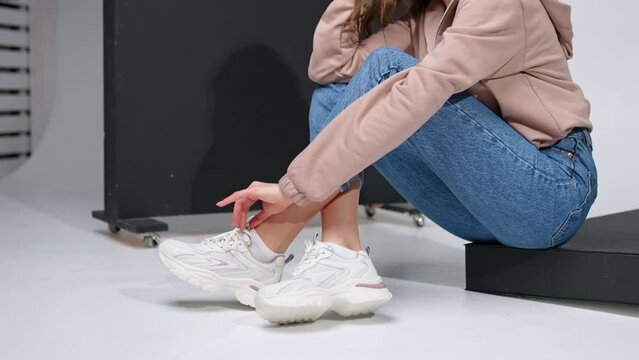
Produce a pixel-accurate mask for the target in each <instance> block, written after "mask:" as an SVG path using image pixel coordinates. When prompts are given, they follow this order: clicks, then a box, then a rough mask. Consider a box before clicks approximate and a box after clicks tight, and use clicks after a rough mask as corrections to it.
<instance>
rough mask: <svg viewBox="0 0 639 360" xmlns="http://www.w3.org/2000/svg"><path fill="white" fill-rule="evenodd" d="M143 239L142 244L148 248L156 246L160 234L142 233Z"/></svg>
mask: <svg viewBox="0 0 639 360" xmlns="http://www.w3.org/2000/svg"><path fill="white" fill-rule="evenodd" d="M143 241H144V246H146V247H148V248H154V247H156V246H158V243H159V242H160V235H158V234H148V235H144V239H143Z"/></svg>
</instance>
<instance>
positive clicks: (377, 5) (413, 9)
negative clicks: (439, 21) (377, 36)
mask: <svg viewBox="0 0 639 360" xmlns="http://www.w3.org/2000/svg"><path fill="white" fill-rule="evenodd" d="M354 1H355V6H354V8H353V13H352V14H351V17H350V23H349V26H350V29H351V30H352V31H353V33H355V34H356V35H357V36H358V37H359V38H365V37H367V36H369V35H370V34H371V33H372V31H371V26H372V24H373V23H374V22H377V23H378V24H379V27H380V28H382V27H384V26H386V25H388V24H390V23H392V22H393V16H394V14H395V11H396V10H397V9H401V8H404V9H407V11H408V12H410V13H412V14H419V13H420V12H422V11H423V10H424V9H425V8H426V6H427V5H428V3H429V2H430V0H413V1H409V0H354Z"/></svg>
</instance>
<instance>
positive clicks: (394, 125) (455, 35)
mask: <svg viewBox="0 0 639 360" xmlns="http://www.w3.org/2000/svg"><path fill="white" fill-rule="evenodd" d="M524 50H525V41H524V29H523V12H522V9H521V5H520V4H519V2H518V1H512V0H482V1H474V0H460V2H459V5H458V6H457V9H456V15H455V18H454V20H453V23H452V25H451V26H450V27H449V28H447V29H446V31H445V32H444V33H443V34H442V35H441V39H440V41H439V43H438V44H437V45H436V46H435V48H434V49H433V50H432V51H431V52H430V53H429V54H428V55H427V56H425V57H424V58H423V60H422V61H421V62H420V63H419V64H417V65H415V66H413V67H410V68H408V69H405V70H403V71H400V72H398V73H396V74H394V75H392V76H391V77H389V78H388V79H386V80H384V81H383V82H381V83H380V84H378V85H377V86H375V87H374V88H373V89H371V90H370V91H368V92H367V93H366V94H364V95H363V96H361V97H360V98H358V99H357V100H355V101H354V102H353V103H352V104H351V105H349V106H348V107H347V108H346V109H344V111H342V112H341V113H340V114H339V115H338V116H336V117H335V119H333V120H332V121H331V122H329V123H328V125H327V126H326V127H324V129H323V130H322V131H321V132H320V133H319V134H318V135H317V137H315V139H314V140H313V141H312V142H311V143H310V144H309V145H308V146H307V147H306V148H305V149H304V150H303V151H302V152H301V153H299V154H298V155H297V156H296V157H295V158H294V159H293V161H292V162H291V163H290V164H289V166H288V169H287V172H286V174H285V175H284V176H282V177H281V178H280V180H279V186H280V188H281V189H282V192H283V193H284V195H285V196H286V197H287V198H289V199H290V200H291V201H292V202H294V203H295V204H297V205H299V206H304V205H306V204H307V203H308V202H309V201H322V200H324V199H326V198H328V197H329V196H330V195H331V194H332V193H333V192H334V191H336V190H337V189H338V188H339V186H340V185H341V184H342V183H344V182H346V181H347V180H348V179H350V178H351V177H353V176H355V175H356V174H357V173H358V172H360V171H362V170H364V169H365V168H366V167H368V166H369V165H371V164H372V163H374V162H375V161H377V160H378V159H379V158H381V157H382V156H383V155H385V154H386V153H388V152H390V151H392V150H393V149H395V148H396V147H397V146H399V145H400V144H401V143H402V142H404V141H405V140H406V139H408V138H409V137H410V136H411V135H412V134H413V133H414V132H415V131H417V130H418V129H419V128H420V127H421V126H422V125H423V124H424V123H425V122H426V121H427V120H428V119H429V118H430V117H431V116H433V115H434V114H435V112H436V111H437V110H438V109H439V108H440V107H442V106H443V105H444V103H445V102H446V100H448V98H450V96H452V95H453V94H455V93H458V92H461V91H464V90H466V89H468V88H470V87H471V86H472V85H474V84H476V83H477V82H478V81H480V80H482V79H485V78H488V77H490V76H491V75H493V74H495V73H496V72H497V71H498V70H499V69H501V68H502V67H504V66H505V65H507V64H509V63H511V62H512V61H515V60H516V59H522V58H523V57H518V56H517V55H518V54H519V53H520V52H523V51H524ZM520 61H521V60H520ZM516 66H521V64H516Z"/></svg>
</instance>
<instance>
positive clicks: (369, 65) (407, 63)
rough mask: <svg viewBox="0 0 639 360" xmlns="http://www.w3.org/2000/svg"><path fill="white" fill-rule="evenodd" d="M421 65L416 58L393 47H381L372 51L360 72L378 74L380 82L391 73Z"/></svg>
mask: <svg viewBox="0 0 639 360" xmlns="http://www.w3.org/2000/svg"><path fill="white" fill-rule="evenodd" d="M418 63H419V60H417V59H416V58H415V57H413V56H411V55H410V54H407V53H405V52H404V51H402V50H400V49H398V48H395V47H392V46H387V45H385V46H380V47H378V48H377V49H375V50H373V51H371V53H370V54H368V56H367V57H366V60H364V63H363V64H362V66H361V67H360V69H359V70H358V71H365V72H367V73H369V74H377V77H378V82H379V80H382V79H383V78H384V77H386V76H388V75H390V73H391V72H399V71H402V70H404V69H406V68H409V67H411V66H414V65H416V64H418Z"/></svg>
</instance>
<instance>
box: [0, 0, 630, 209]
mask: <svg viewBox="0 0 639 360" xmlns="http://www.w3.org/2000/svg"><path fill="white" fill-rule="evenodd" d="M35 1H48V0H35ZM58 1H59V7H58V11H57V14H56V15H55V16H56V17H57V28H56V29H55V30H56V32H57V33H56V34H55V35H56V36H55V38H56V42H55V49H56V51H55V58H54V59H51V61H50V62H49V64H54V66H55V68H56V69H57V74H56V75H57V76H56V77H57V81H56V82H55V98H54V99H55V101H54V103H53V107H52V109H51V121H50V123H49V125H48V127H47V128H46V134H45V136H44V137H43V138H42V141H41V143H40V144H38V145H37V147H36V149H35V150H34V153H33V156H32V158H31V160H30V161H29V162H27V164H25V165H24V166H23V167H22V168H21V169H19V170H18V171H17V172H16V173H14V174H12V175H10V176H9V177H7V178H5V179H3V180H2V181H1V182H0V192H1V193H4V194H7V195H9V196H11V197H14V198H18V199H21V200H23V201H25V202H28V203H32V204H34V205H37V207H38V208H41V209H43V210H46V211H50V212H55V211H56V209H57V204H58V203H59V202H60V201H68V200H69V199H73V198H75V199H83V200H84V201H89V202H90V203H92V204H94V205H95V206H93V208H94V209H99V208H101V205H102V191H103V190H102V186H103V183H102V176H103V175H102V167H103V161H102V156H103V155H102V121H103V116H102V104H103V102H102V96H103V93H102V14H101V11H102V2H101V1H100V0H58ZM570 3H572V5H573V20H574V25H575V34H576V35H575V58H574V59H573V60H571V67H572V69H573V75H574V78H575V79H576V80H577V82H578V83H580V84H581V85H582V87H583V89H584V91H585V93H586V95H587V97H588V98H589V100H590V101H591V103H592V105H593V112H592V121H593V123H594V131H593V133H592V137H593V142H594V148H595V150H594V155H595V160H596V163H597V166H598V172H599V196H598V198H597V201H596V202H595V204H594V206H593V208H592V210H591V212H590V215H589V217H592V216H595V215H602V214H607V213H613V212H618V211H624V210H629V209H636V208H639V186H638V185H637V184H638V183H639V160H637V159H636V158H635V156H636V155H638V154H639V152H638V151H637V150H636V145H635V144H636V143H637V140H636V139H637V137H638V135H639V121H637V117H636V115H635V114H634V111H633V109H634V106H633V104H635V103H636V102H637V101H639V100H637V95H636V94H639V91H638V90H639V89H638V85H637V84H638V82H639V70H638V69H637V67H636V66H634V64H635V62H636V60H635V58H636V57H637V56H639V41H637V34H638V31H637V30H636V29H635V23H634V21H635V18H636V14H637V13H638V12H639V5H637V4H636V3H635V2H631V1H621V0H617V1H611V2H601V1H594V0H580V1H570ZM87 210H88V209H87ZM80 216H87V217H88V216H89V213H88V211H87V212H86V213H82V214H80Z"/></svg>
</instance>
